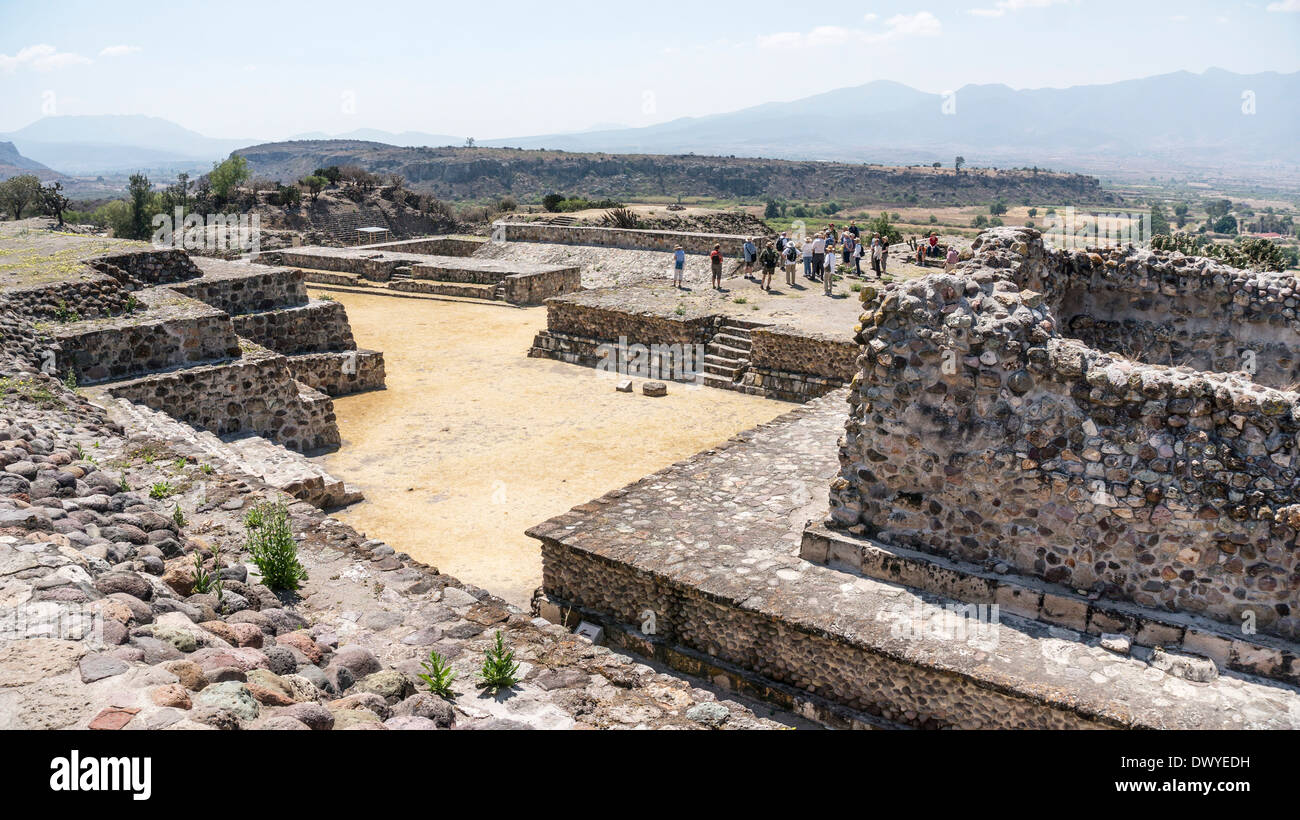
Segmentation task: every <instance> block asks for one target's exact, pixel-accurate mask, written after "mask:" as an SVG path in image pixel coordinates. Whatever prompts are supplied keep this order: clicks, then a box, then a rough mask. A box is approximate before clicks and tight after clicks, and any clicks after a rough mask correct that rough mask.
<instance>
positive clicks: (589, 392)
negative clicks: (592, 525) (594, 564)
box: [313, 292, 792, 606]
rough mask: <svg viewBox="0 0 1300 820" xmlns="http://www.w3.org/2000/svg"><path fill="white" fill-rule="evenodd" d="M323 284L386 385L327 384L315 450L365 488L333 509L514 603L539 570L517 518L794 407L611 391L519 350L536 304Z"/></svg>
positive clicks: (528, 337)
mask: <svg viewBox="0 0 1300 820" xmlns="http://www.w3.org/2000/svg"><path fill="white" fill-rule="evenodd" d="M313 295H318V294H316V293H313ZM330 295H331V296H333V297H334V298H336V299H338V300H339V301H341V302H342V303H343V304H344V305H345V306H346V307H347V312H348V318H349V320H350V321H351V323H352V329H353V332H354V334H355V336H356V339H357V344H358V345H360V346H361V347H369V348H373V349H376V350H382V351H384V358H385V361H386V364H387V371H388V389H387V390H383V391H376V392H373V393H366V394H362V395H357V396H346V397H343V398H338V399H335V400H334V408H335V412H336V413H337V415H338V423H339V428H340V430H341V432H342V434H343V447H342V448H341V449H340V450H339V451H338V452H336V453H331V454H329V455H326V456H322V457H320V458H319V459H318V461H320V462H321V463H322V464H323V465H324V466H325V468H326V469H328V470H329V471H330V472H331V473H333V474H334V475H336V476H338V477H339V478H341V479H344V480H345V481H347V482H348V483H350V484H355V485H357V486H358V487H360V488H361V489H362V490H363V491H364V492H365V494H366V498H367V500H366V501H364V502H362V503H361V504H357V505H354V506H353V507H351V508H349V509H348V510H345V511H343V512H341V513H339V514H338V517H339V518H342V519H343V520H345V521H347V522H348V523H349V524H352V525H353V526H354V527H356V528H357V529H358V530H361V531H363V532H365V533H366V534H367V535H369V536H370V537H371V538H381V539H384V540H386V541H388V542H389V543H390V544H391V545H392V546H393V547H394V548H395V549H398V550H400V551H405V552H408V553H410V554H411V555H412V556H415V557H416V558H419V559H420V560H422V561H425V562H427V563H429V564H432V565H433V566H436V567H438V568H439V569H441V570H443V571H444V572H448V573H451V574H453V575H455V576H456V577H458V578H460V579H461V580H463V581H465V582H466V583H469V584H475V585H477V586H481V587H483V588H485V589H488V590H490V591H492V592H494V593H496V594H497V595H500V596H501V597H503V598H505V599H507V600H508V601H510V602H512V603H514V604H517V605H519V606H526V605H527V604H528V601H529V599H530V598H531V596H532V592H533V590H534V589H535V588H536V587H537V586H538V585H539V584H540V583H541V555H540V552H539V549H538V546H537V542H536V541H533V540H532V539H531V538H528V537H526V536H525V535H524V534H523V532H524V530H525V529H526V528H527V527H529V526H531V525H533V524H536V523H538V522H540V521H543V520H545V519H547V518H550V517H551V516H554V515H558V514H560V513H562V512H564V511H566V510H568V509H569V508H570V507H573V506H575V505H577V504H582V503H584V502H586V501H589V500H591V499H592V498H595V497H597V496H599V495H602V494H603V493H605V492H608V491H609V490H612V489H615V488H617V487H620V486H622V485H624V484H627V483H630V482H632V481H635V480H636V479H638V478H641V477H642V476H644V475H646V474H647V473H651V472H654V471H656V470H659V469H661V468H663V467H666V466H668V465H669V464H671V463H673V462H675V461H678V460H680V459H683V458H686V457H687V456H690V455H692V454H694V453H696V452H698V451H700V450H703V449H705V448H707V447H709V446H710V445H714V444H717V443H720V442H722V441H724V440H726V439H727V438H728V437H729V436H731V435H734V434H735V433H737V432H739V431H741V430H744V429H747V428H749V427H752V426H754V425H756V424H759V423H761V422H764V421H767V420H769V419H771V418H773V417H775V416H777V415H780V414H781V413H784V412H786V411H788V410H790V409H791V408H792V405H789V404H785V403H781V402H775V401H770V400H767V399H761V398H757V397H754V396H746V395H743V394H739V393H732V392H729V391H725V390H716V389H713V388H707V387H692V386H687V385H677V384H670V385H669V394H668V396H666V397H664V398H659V399H651V398H646V397H645V396H642V395H641V394H640V393H639V392H637V393H634V394H630V395H629V394H626V393H618V392H616V391H615V390H614V381H612V380H611V379H610V378H608V377H605V376H602V375H600V374H598V373H597V372H596V371H595V370H592V369H589V368H583V367H578V366H575V365H568V364H561V363H559V362H553V361H550V360H546V359H529V358H527V357H526V355H525V353H526V351H527V350H528V347H529V346H530V344H531V342H532V339H533V336H534V335H535V334H536V332H537V331H538V330H539V329H541V328H542V327H544V325H545V323H546V310H545V308H541V307H538V308H528V309H517V308H507V307H502V306H498V305H492V304H476V303H470V302H453V301H439V300H427V299H399V298H394V297H391V296H371V295H367V294H357V293H339V292H334V293H331V294H330Z"/></svg>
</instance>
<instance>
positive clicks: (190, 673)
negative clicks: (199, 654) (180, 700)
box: [163, 660, 208, 692]
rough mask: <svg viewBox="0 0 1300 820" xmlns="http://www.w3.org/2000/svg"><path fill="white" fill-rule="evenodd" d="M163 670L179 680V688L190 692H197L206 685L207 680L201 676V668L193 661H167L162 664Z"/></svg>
mask: <svg viewBox="0 0 1300 820" xmlns="http://www.w3.org/2000/svg"><path fill="white" fill-rule="evenodd" d="M163 668H164V669H166V670H167V671H168V672H171V673H172V674H173V675H175V676H176V677H177V678H180V683H181V686H184V687H185V688H186V689H189V690H190V691H191V692H198V691H199V690H201V689H202V688H203V687H205V686H207V685H208V679H207V677H205V676H204V674H203V668H202V667H200V666H199V665H198V664H197V663H195V662H194V661H191V660H183V661H168V662H167V663H164V664H163Z"/></svg>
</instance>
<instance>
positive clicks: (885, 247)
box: [880, 237, 889, 276]
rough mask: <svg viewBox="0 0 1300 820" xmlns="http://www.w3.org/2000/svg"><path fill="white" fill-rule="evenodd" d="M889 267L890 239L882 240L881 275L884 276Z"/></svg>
mask: <svg viewBox="0 0 1300 820" xmlns="http://www.w3.org/2000/svg"><path fill="white" fill-rule="evenodd" d="M888 265H889V237H885V238H883V239H881V240H880V275H881V276H884V275H885V272H886V270H887V268H888Z"/></svg>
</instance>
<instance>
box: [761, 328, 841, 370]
mask: <svg viewBox="0 0 1300 820" xmlns="http://www.w3.org/2000/svg"><path fill="white" fill-rule="evenodd" d="M750 341H751V346H752V347H751V351H750V357H749V360H750V363H751V364H753V365H754V366H756V367H761V368H766V369H770V370H784V371H788V372H794V373H807V374H811V375H814V376H821V377H823V378H827V379H838V380H840V381H842V382H848V381H849V380H850V379H852V378H853V374H854V373H856V372H857V369H858V368H857V360H858V353H859V352H860V348H859V346H858V343H857V342H856V341H854V339H853V338H852V337H851V336H849V337H844V338H841V337H837V336H829V335H827V334H824V333H812V332H809V331H804V330H797V329H795V328H790V327H779V326H778V327H756V328H754V329H752V330H751V331H750Z"/></svg>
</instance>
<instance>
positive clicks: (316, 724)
mask: <svg viewBox="0 0 1300 820" xmlns="http://www.w3.org/2000/svg"><path fill="white" fill-rule="evenodd" d="M277 714H280V715H284V716H286V717H291V718H293V719H294V720H299V721H302V722H303V723H304V724H306V725H307V728H309V729H314V730H316V731H325V730H327V729H333V728H334V714H333V713H332V712H331V711H330V710H329V709H326V708H325V707H324V706H322V705H320V704H319V703H295V704H294V705H293V706H289V707H287V708H285V709H283V710H282V711H280V712H278V713H277Z"/></svg>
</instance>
